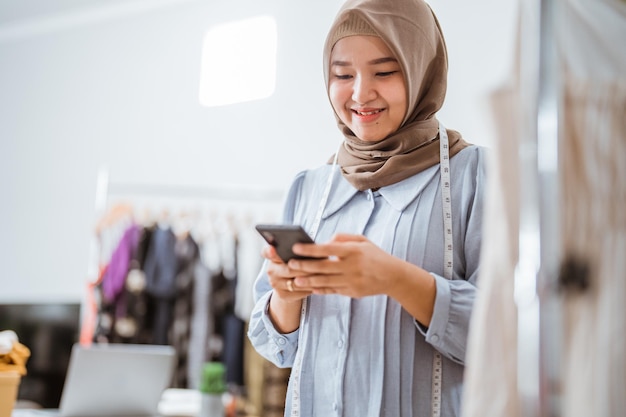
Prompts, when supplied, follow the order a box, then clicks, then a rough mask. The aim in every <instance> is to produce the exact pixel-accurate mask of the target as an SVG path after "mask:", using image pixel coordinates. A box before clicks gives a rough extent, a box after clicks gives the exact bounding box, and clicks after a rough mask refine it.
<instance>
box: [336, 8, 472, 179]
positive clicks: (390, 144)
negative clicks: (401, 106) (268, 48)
mask: <svg viewBox="0 0 626 417" xmlns="http://www.w3.org/2000/svg"><path fill="white" fill-rule="evenodd" d="M372 34H375V35H377V36H379V37H380V38H381V39H382V40H383V41H384V42H385V43H386V44H387V46H388V47H389V49H391V51H392V52H393V53H394V55H395V56H396V58H397V59H398V61H399V62H400V65H401V67H402V71H403V74H404V77H405V81H406V86H407V94H408V98H407V102H408V111H407V114H406V116H405V119H404V121H403V122H402V124H401V125H400V128H399V129H398V130H397V131H396V132H395V133H393V134H391V135H389V136H388V137H386V138H385V139H383V140H381V141H378V142H365V141H362V140H360V139H359V138H357V137H356V136H355V135H354V133H352V131H351V130H350V129H349V128H348V127H347V126H346V125H345V124H344V123H343V122H342V121H341V119H339V117H337V116H336V118H337V124H338V126H339V128H340V130H341V131H342V133H343V134H344V136H345V142H344V144H343V146H342V147H341V148H340V150H339V154H338V163H339V165H340V166H341V171H342V173H343V175H344V176H345V177H346V179H347V180H348V181H349V182H350V183H351V184H352V185H354V186H355V187H356V188H357V189H359V190H361V191H362V190H366V189H369V188H380V187H384V186H386V185H390V184H394V183H396V182H398V181H402V180H403V179H405V178H408V177H410V176H412V175H414V174H417V173H418V172H420V171H423V170H424V169H426V168H429V167H431V166H433V165H436V164H438V163H439V140H438V138H439V137H438V131H439V122H438V121H437V118H436V117H435V114H436V113H437V111H438V110H439V109H440V108H441V106H442V105H443V100H444V97H445V95H446V85H447V73H448V57H447V51H446V44H445V41H444V39H443V34H442V33H441V28H440V27H439V22H438V21H437V18H436V17H435V15H434V13H433V12H432V10H431V8H430V7H429V6H428V4H426V3H425V2H424V1H422V0H393V1H390V0H348V1H346V2H345V4H344V5H343V6H342V8H341V9H340V10H339V12H338V14H337V17H336V18H335V21H334V22H333V24H332V26H331V28H330V30H329V32H328V36H327V38H326V44H325V46H324V79H325V81H326V88H327V89H328V81H329V71H330V54H331V51H332V48H333V46H334V45H335V43H336V42H337V41H338V40H339V39H341V38H343V37H346V36H351V35H372ZM447 133H448V140H449V143H450V156H453V155H455V154H456V153H458V152H459V151H460V150H461V149H463V148H465V147H467V146H469V144H468V143H467V142H465V141H464V140H463V138H462V137H461V135H460V133H459V132H456V131H454V130H447Z"/></svg>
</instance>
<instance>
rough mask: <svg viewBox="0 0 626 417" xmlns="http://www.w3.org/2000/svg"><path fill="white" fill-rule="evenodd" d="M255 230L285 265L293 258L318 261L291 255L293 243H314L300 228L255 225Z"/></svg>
mask: <svg viewBox="0 0 626 417" xmlns="http://www.w3.org/2000/svg"><path fill="white" fill-rule="evenodd" d="M255 228H256V230H257V231H258V232H259V233H260V234H261V236H263V239H265V241H266V242H267V243H269V244H270V245H272V246H274V248H276V253H277V254H278V256H279V257H280V259H282V260H283V261H284V262H285V263H286V262H288V261H289V260H290V259H293V258H295V259H319V258H310V257H306V256H300V255H296V254H295V253H293V251H292V249H291V247H292V246H293V245H294V243H315V242H314V241H313V239H311V236H309V234H308V233H307V232H306V231H305V230H304V229H303V228H302V226H299V225H294V224H257V225H256V226H255Z"/></svg>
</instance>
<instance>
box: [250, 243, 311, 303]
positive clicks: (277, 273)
mask: <svg viewBox="0 0 626 417" xmlns="http://www.w3.org/2000/svg"><path fill="white" fill-rule="evenodd" d="M262 254H263V257H264V258H265V259H267V260H268V261H269V262H268V265H267V276H268V277H269V283H270V285H271V286H272V288H274V294H275V295H277V296H278V297H279V298H280V299H281V300H283V301H287V302H293V301H298V300H301V299H303V298H305V297H306V296H307V295H309V294H311V291H305V290H299V289H298V288H297V286H296V285H295V282H294V278H295V277H296V276H303V275H305V273H304V272H302V271H296V270H294V269H291V268H289V266H287V264H286V263H284V262H283V260H282V259H280V257H279V256H278V255H277V254H276V249H275V248H274V247H273V246H271V245H267V246H266V247H264V248H263V252H262Z"/></svg>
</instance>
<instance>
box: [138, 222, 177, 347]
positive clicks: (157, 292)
mask: <svg viewBox="0 0 626 417" xmlns="http://www.w3.org/2000/svg"><path fill="white" fill-rule="evenodd" d="M175 245H176V236H175V235H174V233H173V232H172V229H171V228H169V227H161V226H159V227H156V228H155V229H154V231H153V232H152V238H151V241H150V248H149V250H148V253H147V254H146V261H145V265H144V272H145V274H146V292H147V293H148V294H149V295H150V296H151V297H152V299H153V300H154V315H153V326H152V332H153V335H152V336H153V338H152V343H154V344H157V345H166V344H168V343H169V340H168V330H169V327H170V323H171V321H172V315H173V307H174V306H173V305H174V297H175V296H176V274H177V268H178V265H177V261H176V253H175V249H174V246H175Z"/></svg>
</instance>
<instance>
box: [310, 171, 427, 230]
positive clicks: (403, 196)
mask: <svg viewBox="0 0 626 417" xmlns="http://www.w3.org/2000/svg"><path fill="white" fill-rule="evenodd" d="M437 172H439V165H435V166H432V167H430V168H428V169H425V170H424V171H421V172H419V173H417V174H415V175H413V176H411V177H409V178H407V179H405V180H403V181H400V182H398V183H395V184H391V185H388V186H385V187H382V188H380V189H379V190H378V191H379V193H380V195H381V196H382V197H383V198H384V199H385V200H386V201H387V202H388V203H389V204H390V205H391V207H393V208H394V209H395V210H398V211H402V210H404V209H405V208H406V207H407V206H408V205H409V204H410V203H411V202H412V201H413V200H415V198H417V196H418V195H419V194H420V193H421V192H422V191H423V190H424V188H425V187H426V185H427V184H428V183H429V182H430V181H431V180H432V178H433V177H434V176H435V175H436V174H437ZM358 192H359V191H358V190H357V189H356V188H354V187H353V186H352V184H350V183H349V182H348V180H346V179H345V177H344V176H343V175H341V174H340V173H339V172H336V173H335V178H334V179H333V185H332V188H331V190H330V195H329V198H328V202H327V204H326V207H325V208H324V214H323V215H322V219H326V218H328V217H330V216H332V215H333V214H335V213H336V212H337V211H338V210H339V209H341V208H342V207H343V206H345V205H346V204H347V203H348V202H349V201H350V200H352V198H353V197H354V196H355V195H356V194H357V193H358ZM364 192H368V191H364Z"/></svg>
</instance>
